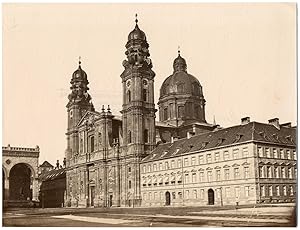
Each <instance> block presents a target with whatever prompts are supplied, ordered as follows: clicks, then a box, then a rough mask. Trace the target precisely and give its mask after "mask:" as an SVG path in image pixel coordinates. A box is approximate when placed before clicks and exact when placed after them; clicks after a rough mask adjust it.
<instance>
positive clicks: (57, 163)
mask: <svg viewBox="0 0 300 230" xmlns="http://www.w3.org/2000/svg"><path fill="white" fill-rule="evenodd" d="M56 168H57V169H59V160H57V161H56Z"/></svg>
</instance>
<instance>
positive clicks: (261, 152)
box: [257, 146, 297, 160]
mask: <svg viewBox="0 0 300 230" xmlns="http://www.w3.org/2000/svg"><path fill="white" fill-rule="evenodd" d="M257 152H258V156H259V157H266V158H279V159H288V160H297V153H296V150H290V149H282V148H280V149H278V148H269V147H262V146H258V147H257Z"/></svg>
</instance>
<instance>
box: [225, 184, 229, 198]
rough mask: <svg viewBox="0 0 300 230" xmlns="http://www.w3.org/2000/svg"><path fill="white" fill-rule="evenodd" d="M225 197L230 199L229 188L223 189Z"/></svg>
mask: <svg viewBox="0 0 300 230" xmlns="http://www.w3.org/2000/svg"><path fill="white" fill-rule="evenodd" d="M225 197H226V198H229V197H230V187H226V188H225Z"/></svg>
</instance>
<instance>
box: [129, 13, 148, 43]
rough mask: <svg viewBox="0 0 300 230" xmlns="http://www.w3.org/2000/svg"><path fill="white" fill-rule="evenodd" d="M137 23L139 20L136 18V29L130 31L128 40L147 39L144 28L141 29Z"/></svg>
mask: <svg viewBox="0 0 300 230" xmlns="http://www.w3.org/2000/svg"><path fill="white" fill-rule="evenodd" d="M135 16H136V17H137V15H135ZM137 23H138V20H137V18H136V19H135V27H134V30H133V31H131V32H130V33H129V35H128V41H130V40H144V41H146V34H145V33H144V32H143V31H142V30H140V28H139V26H138V24H137Z"/></svg>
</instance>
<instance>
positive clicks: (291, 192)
mask: <svg viewBox="0 0 300 230" xmlns="http://www.w3.org/2000/svg"><path fill="white" fill-rule="evenodd" d="M293 195H294V187H293V186H292V185H290V196H293Z"/></svg>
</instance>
